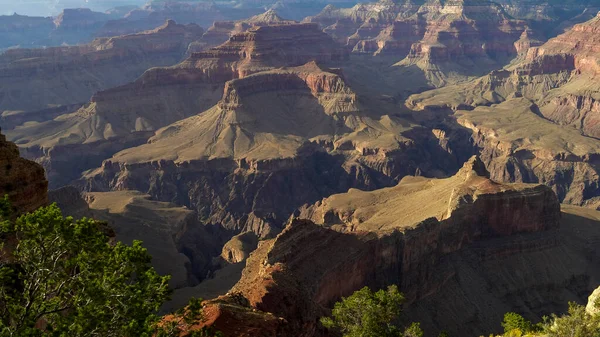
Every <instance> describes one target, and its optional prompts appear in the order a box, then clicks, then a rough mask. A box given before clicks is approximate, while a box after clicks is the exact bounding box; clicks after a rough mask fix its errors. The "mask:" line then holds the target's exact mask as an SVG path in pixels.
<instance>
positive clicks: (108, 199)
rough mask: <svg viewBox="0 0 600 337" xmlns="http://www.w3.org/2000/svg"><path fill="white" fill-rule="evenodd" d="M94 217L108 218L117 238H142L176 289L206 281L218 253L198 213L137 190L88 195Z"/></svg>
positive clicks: (127, 240)
mask: <svg viewBox="0 0 600 337" xmlns="http://www.w3.org/2000/svg"><path fill="white" fill-rule="evenodd" d="M84 197H85V199H86V200H87V202H88V204H89V206H90V211H91V212H92V216H93V218H94V219H97V220H104V221H107V223H108V224H109V226H110V227H111V228H113V229H114V231H115V234H116V238H117V240H119V241H121V242H124V243H126V244H131V242H132V241H133V240H141V241H142V242H143V244H144V247H146V248H147V249H148V253H149V254H150V255H151V256H152V264H153V266H154V267H155V268H156V270H157V271H158V272H159V273H160V274H162V275H171V276H172V278H171V281H170V285H171V287H173V288H174V289H180V288H185V287H191V286H195V285H196V284H198V282H199V281H201V280H203V279H204V278H205V277H206V275H207V274H208V272H209V271H210V268H211V259H212V256H216V255H218V250H217V248H216V247H217V244H218V243H217V242H215V240H214V239H213V238H212V237H211V235H210V234H209V233H208V232H207V231H206V229H205V228H204V227H203V226H200V225H198V223H197V217H196V215H195V213H194V212H193V211H191V210H188V209H186V208H185V207H181V206H176V205H173V204H169V203H165V202H157V201H152V200H150V198H149V196H147V195H144V194H143V193H140V192H137V191H120V192H108V193H87V194H85V196H84Z"/></svg>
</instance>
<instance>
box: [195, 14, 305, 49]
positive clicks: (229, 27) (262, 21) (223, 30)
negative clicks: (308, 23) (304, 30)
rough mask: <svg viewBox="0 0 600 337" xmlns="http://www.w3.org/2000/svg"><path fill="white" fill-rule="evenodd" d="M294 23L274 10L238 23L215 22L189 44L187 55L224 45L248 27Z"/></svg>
mask: <svg viewBox="0 0 600 337" xmlns="http://www.w3.org/2000/svg"><path fill="white" fill-rule="evenodd" d="M294 23H296V22H295V21H291V20H285V19H283V18H282V17H281V16H279V15H278V14H277V12H276V11H275V10H272V9H269V10H267V11H266V12H264V13H262V14H258V15H255V16H252V17H250V18H247V19H243V20H238V21H215V22H214V23H213V25H212V26H211V27H210V28H208V29H207V30H206V33H204V35H202V38H201V39H200V40H198V41H195V42H194V43H192V44H190V48H189V49H188V54H191V53H194V52H200V51H203V50H206V49H209V48H212V47H216V46H218V45H221V44H223V43H225V42H226V41H227V40H229V38H230V37H231V36H232V35H235V34H239V33H243V32H245V31H246V30H248V29H249V28H250V27H256V26H272V25H282V24H294Z"/></svg>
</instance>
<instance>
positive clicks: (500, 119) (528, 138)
mask: <svg viewBox="0 0 600 337" xmlns="http://www.w3.org/2000/svg"><path fill="white" fill-rule="evenodd" d="M599 24H600V18H599V17H596V18H594V19H592V20H590V21H588V22H586V23H583V24H579V25H576V26H575V27H574V28H573V29H572V30H570V31H568V32H567V33H565V34H563V35H560V36H558V37H556V38H554V39H551V40H550V41H548V42H547V43H545V44H543V45H541V46H538V47H532V48H530V49H529V50H528V52H527V53H526V54H525V55H524V56H523V57H522V58H521V59H520V60H519V61H518V62H516V63H515V64H512V65H510V66H508V67H506V68H505V69H502V70H498V71H493V72H491V73H490V74H489V75H487V76H484V77H482V78H479V79H476V80H474V81H472V82H470V83H467V84H464V85H460V86H450V87H447V88H441V89H437V90H433V91H430V92H425V93H422V94H418V95H414V96H412V97H411V98H409V99H408V100H407V106H409V107H410V108H411V109H414V110H418V111H421V112H422V113H423V115H427V114H429V113H433V115H436V116H438V117H436V118H439V117H440V116H443V115H444V114H454V111H458V112H456V116H458V120H457V121H458V123H459V124H460V125H461V126H464V127H466V128H468V129H470V130H472V131H473V138H474V140H475V142H476V143H477V145H478V146H479V147H480V149H481V153H482V159H483V160H484V161H485V162H486V164H487V165H488V168H489V170H490V171H491V173H492V177H493V178H494V179H497V180H501V181H522V182H542V183H545V184H548V185H549V186H551V187H552V188H553V189H554V190H555V191H556V193H557V194H558V196H559V199H560V200H561V201H563V202H568V203H573V204H576V205H588V206H591V207H597V205H598V193H597V188H596V186H597V184H598V179H597V176H598V173H597V172H598V167H597V163H596V159H595V158H596V156H597V155H598V142H597V140H596V139H594V138H591V137H597V136H598V135H600V133H599V131H598V128H597V123H596V120H597V119H598V116H597V114H598V111H600V110H598V109H597V102H596V101H597V100H598V98H600V96H599V94H598V92H600V88H599V87H598V85H597V82H598V81H597V76H598V68H597V67H596V65H597V63H598V60H597V55H598V53H597V50H596V49H597V48H596V45H597V43H595V42H594V41H595V39H596V35H597V34H593V32H595V31H597V30H598V27H599ZM498 103H501V104H498ZM486 106H490V107H486ZM474 108H475V110H473V109H474ZM470 110H472V111H470ZM436 111H437V112H436ZM433 115H432V116H433ZM491 115H494V116H495V117H494V119H490V118H487V116H491ZM509 116H510V117H509ZM496 117H497V118H496ZM516 121H518V123H517V122H516ZM549 121H550V122H549ZM507 123H508V124H507ZM507 125H509V126H508V127H507ZM531 126H533V127H531ZM577 129H578V130H577ZM582 134H583V135H582ZM586 136H591V137H586Z"/></svg>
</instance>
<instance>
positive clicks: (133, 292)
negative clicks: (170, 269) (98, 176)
mask: <svg viewBox="0 0 600 337" xmlns="http://www.w3.org/2000/svg"><path fill="white" fill-rule="evenodd" d="M10 209H11V208H10V206H9V203H8V199H7V198H5V199H4V200H1V199H0V238H3V240H2V242H3V243H1V244H0V336H42V335H53V336H69V337H78V336H86V337H87V336H90V337H93V336H99V337H100V336H101V337H110V336H115V337H117V336H118V337H128V336H132V337H133V336H136V337H137V336H155V335H159V336H179V334H180V332H181V326H182V324H177V325H176V326H170V329H169V330H167V329H165V326H163V325H160V324H158V322H159V320H160V317H158V316H157V315H156V312H157V311H158V309H159V307H160V306H161V305H162V304H163V303H164V301H165V300H167V299H168V297H169V295H170V289H169V287H168V281H169V276H160V275H158V274H157V272H156V271H155V270H154V268H152V266H151V265H150V261H151V257H150V255H149V254H148V252H147V251H146V249H145V248H143V247H142V243H141V242H140V241H135V242H133V245H131V246H127V245H125V244H123V243H116V244H113V243H111V241H110V238H109V236H107V235H106V234H105V233H104V232H103V229H102V225H101V224H100V223H98V222H96V221H95V220H92V219H81V220H77V221H74V220H73V219H72V218H71V217H66V218H65V217H63V215H62V213H61V211H60V209H59V208H58V207H57V206H56V205H52V206H48V207H43V208H40V209H38V210H37V211H35V212H33V213H30V214H25V215H23V216H21V217H19V218H18V219H16V220H14V219H13V218H11V217H10V214H9V212H10ZM190 307H191V310H188V312H190V313H193V316H189V315H188V316H185V315H184V316H182V317H184V319H201V316H200V315H201V310H200V309H201V307H200V302H199V300H195V301H192V302H191V306H190ZM175 317H179V316H175ZM183 323H189V321H185V322H183Z"/></svg>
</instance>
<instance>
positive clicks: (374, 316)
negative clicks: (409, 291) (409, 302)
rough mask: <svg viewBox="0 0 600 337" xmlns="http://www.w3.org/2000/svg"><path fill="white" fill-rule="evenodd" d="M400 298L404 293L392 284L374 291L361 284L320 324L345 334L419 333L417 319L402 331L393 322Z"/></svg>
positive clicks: (415, 336) (351, 336) (347, 336)
mask: <svg viewBox="0 0 600 337" xmlns="http://www.w3.org/2000/svg"><path fill="white" fill-rule="evenodd" d="M403 302H404V296H403V295H402V293H400V292H399V291H398V287H397V286H395V285H392V286H389V287H388V288H387V290H379V291H377V292H375V293H374V292H372V291H371V289H369V288H368V287H364V288H362V289H361V290H358V291H356V292H355V293H354V294H352V295H351V296H349V297H346V298H342V301H340V302H338V303H336V304H335V306H334V308H333V311H332V317H323V318H321V324H323V326H324V327H326V328H328V329H331V330H337V331H339V332H341V333H342V334H343V336H344V337H386V336H390V337H391V336H394V337H401V336H404V337H422V336H423V331H422V330H421V327H420V326H419V324H418V323H413V324H412V325H410V326H409V327H408V329H406V330H405V331H404V332H402V331H401V330H400V329H399V328H398V326H397V325H395V324H394V323H395V321H397V319H398V318H399V316H400V313H401V311H402V303H403Z"/></svg>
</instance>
